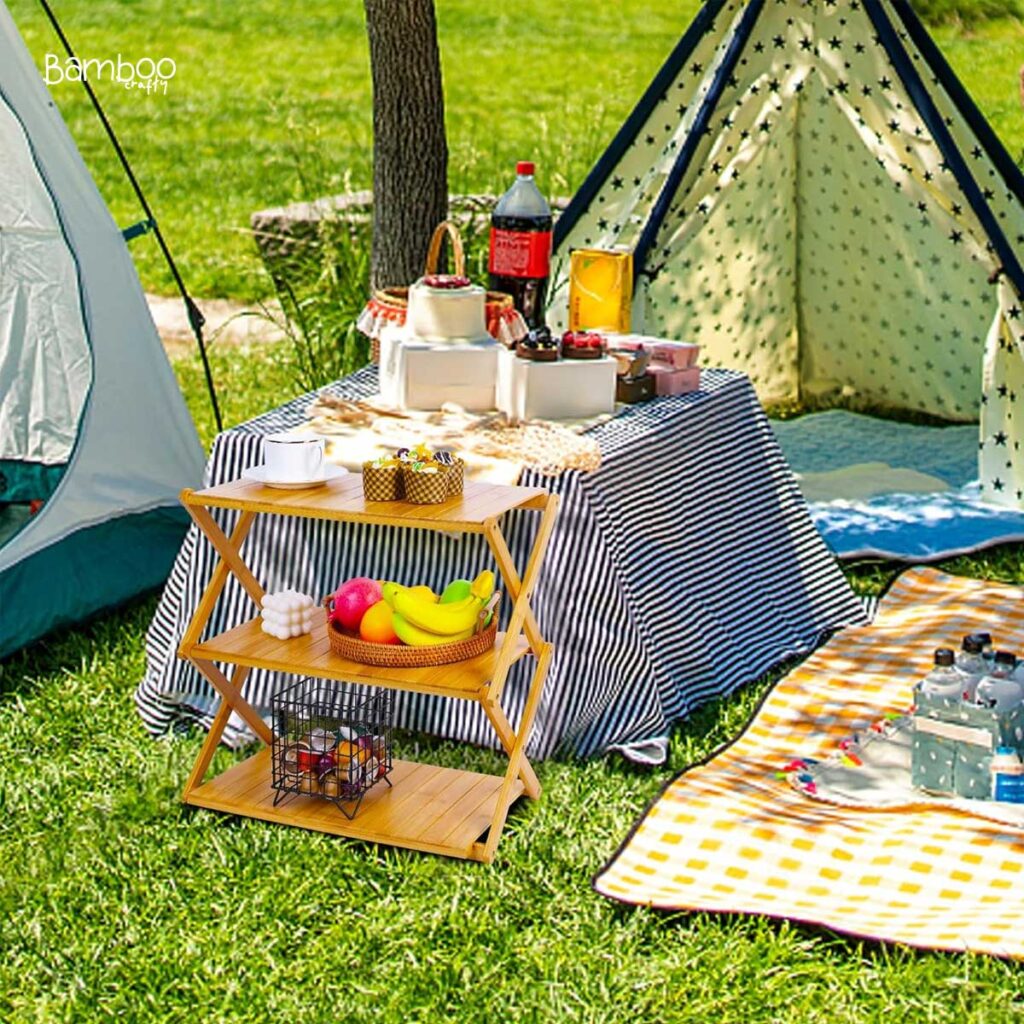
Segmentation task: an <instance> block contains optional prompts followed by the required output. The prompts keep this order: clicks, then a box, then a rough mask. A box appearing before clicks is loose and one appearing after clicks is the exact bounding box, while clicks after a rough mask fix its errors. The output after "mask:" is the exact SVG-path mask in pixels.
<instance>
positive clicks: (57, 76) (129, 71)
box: [43, 53, 178, 93]
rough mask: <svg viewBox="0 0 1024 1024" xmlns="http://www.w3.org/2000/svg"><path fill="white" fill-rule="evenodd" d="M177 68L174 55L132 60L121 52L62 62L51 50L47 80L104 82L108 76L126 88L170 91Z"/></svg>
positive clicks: (73, 58)
mask: <svg viewBox="0 0 1024 1024" xmlns="http://www.w3.org/2000/svg"><path fill="white" fill-rule="evenodd" d="M177 70H178V65H177V64H176V63H175V62H174V61H173V60H172V59H171V58H170V57H161V58H160V59H159V60H153V58H152V57H140V58H139V60H136V61H130V60H125V59H124V58H123V57H122V56H121V54H118V55H117V57H116V58H115V59H111V58H109V57H107V58H105V59H102V60H101V59H100V58H98V57H89V58H88V59H86V60H81V59H79V58H78V57H68V58H66V59H65V60H63V61H62V60H61V59H60V57H58V56H57V54H55V53H48V54H47V55H46V65H45V73H44V75H43V80H44V81H45V82H46V84H47V85H57V84H59V83H60V82H101V81H103V80H104V79H106V80H108V81H111V82H120V83H121V85H123V86H124V87H125V88H126V89H142V90H144V91H145V92H163V93H166V92H167V83H168V82H169V81H170V80H171V79H172V78H173V77H174V75H175V73H176V72H177Z"/></svg>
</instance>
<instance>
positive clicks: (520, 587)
mask: <svg viewBox="0 0 1024 1024" xmlns="http://www.w3.org/2000/svg"><path fill="white" fill-rule="evenodd" d="M558 503H559V497H558V495H557V494H549V495H548V497H547V501H546V503H545V505H544V512H543V513H542V514H541V519H540V525H539V526H538V527H537V536H536V537H535V538H534V541H533V549H532V550H531V551H530V558H529V560H528V562H527V565H526V572H525V573H524V575H523V578H522V579H520V578H519V570H518V569H516V564H515V561H514V560H513V558H512V553H511V552H510V551H509V549H508V544H507V543H506V542H505V537H504V535H503V534H502V532H501V527H500V526H499V525H498V522H497V520H492V521H491V522H489V523H488V524H487V526H486V527H485V529H484V538H485V539H486V541H487V546H488V547H489V548H490V549H491V553H492V554H493V555H494V560H495V561H496V562H497V563H498V571H499V572H500V573H501V578H502V579H503V580H504V582H505V589H506V590H507V591H508V596H509V598H510V599H511V600H512V614H511V616H510V617H509V622H508V627H507V629H506V630H505V642H504V643H503V644H502V647H501V650H500V651H499V652H498V657H497V659H496V661H495V664H494V676H493V678H492V679H491V684H490V686H489V688H488V692H487V697H488V700H490V701H491V702H492V703H497V701H498V698H499V697H500V696H501V691H502V688H503V687H504V685H505V678H506V677H507V676H508V670H509V669H510V668H511V667H512V659H513V652H514V649H515V646H516V644H517V643H518V642H519V636H520V634H521V633H525V634H526V639H527V640H528V641H529V643H530V649H531V650H532V651H533V653H534V655H536V656H537V657H540V652H541V650H542V649H543V648H544V647H545V641H544V638H543V637H542V636H541V633H540V627H539V626H538V625H537V619H536V617H535V616H534V614H533V609H532V608H531V607H530V597H531V595H532V594H533V588H534V587H535V586H536V584H537V580H538V579H539V577H540V570H541V565H542V564H543V563H544V555H545V554H546V552H547V547H548V541H549V540H550V539H551V532H552V530H553V529H554V527H555V515H556V513H557V512H558Z"/></svg>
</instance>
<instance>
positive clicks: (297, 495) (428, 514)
mask: <svg viewBox="0 0 1024 1024" xmlns="http://www.w3.org/2000/svg"><path fill="white" fill-rule="evenodd" d="M546 498H547V492H546V491H544V490H542V489H541V488H539V487H506V486H502V485H500V484H484V483H476V482H473V481H470V480H467V481H466V483H465V488H464V491H463V493H462V494H461V495H459V496H457V497H454V498H450V499H449V500H448V501H445V502H442V503H441V504H439V505H412V504H408V503H406V502H403V501H367V500H366V499H365V498H364V497H363V482H362V477H361V476H360V475H359V474H358V473H349V474H347V475H346V476H343V477H340V478H339V479H337V480H331V481H329V482H328V483H326V484H324V485H322V486H320V487H311V488H308V489H305V490H294V491H292V490H282V489H280V488H273V487H265V486H263V485H262V484H258V483H254V482H252V481H249V480H233V481H231V482H230V483H226V484H220V485H218V486H217V487H209V488H207V489H206V490H203V491H186V492H185V493H184V494H183V495H182V500H183V501H184V502H185V503H186V504H187V505H188V504H192V505H205V506H207V507H210V508H236V509H241V508H244V509H246V510H247V511H250V512H259V513H270V514H273V515H284V516H302V517H306V518H314V519H336V520H339V521H343V522H356V523H380V524H383V525H387V526H408V527H415V528H419V529H430V530H457V531H467V532H474V533H478V532H480V531H482V530H483V529H484V526H485V524H486V523H488V522H491V521H493V520H495V519H497V518H498V517H500V516H502V515H504V514H505V513H506V512H508V511H510V510H511V509H514V508H520V507H525V508H542V507H543V502H544V501H545V500H546Z"/></svg>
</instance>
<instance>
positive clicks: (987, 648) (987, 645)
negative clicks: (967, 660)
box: [971, 633, 996, 668]
mask: <svg viewBox="0 0 1024 1024" xmlns="http://www.w3.org/2000/svg"><path fill="white" fill-rule="evenodd" d="M971 636H973V637H977V639H978V640H979V641H980V643H981V656H982V657H983V658H984V659H985V664H986V665H988V666H989V668H991V667H992V663H993V662H994V661H995V657H996V652H995V649H994V648H993V646H992V634H991V633H972V634H971Z"/></svg>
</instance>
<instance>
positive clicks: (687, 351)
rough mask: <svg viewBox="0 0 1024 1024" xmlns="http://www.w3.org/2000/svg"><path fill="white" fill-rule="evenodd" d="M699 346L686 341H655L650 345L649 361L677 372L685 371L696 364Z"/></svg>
mask: <svg viewBox="0 0 1024 1024" xmlns="http://www.w3.org/2000/svg"><path fill="white" fill-rule="evenodd" d="M699 355H700V345H693V344H691V343H690V342H687V341H655V342H653V343H652V345H651V359H653V360H654V361H655V362H657V363H667V364H668V365H669V366H672V367H674V368H675V369H677V370H685V369H687V368H688V367H691V366H693V365H694V363H696V362H697V356H699Z"/></svg>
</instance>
